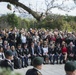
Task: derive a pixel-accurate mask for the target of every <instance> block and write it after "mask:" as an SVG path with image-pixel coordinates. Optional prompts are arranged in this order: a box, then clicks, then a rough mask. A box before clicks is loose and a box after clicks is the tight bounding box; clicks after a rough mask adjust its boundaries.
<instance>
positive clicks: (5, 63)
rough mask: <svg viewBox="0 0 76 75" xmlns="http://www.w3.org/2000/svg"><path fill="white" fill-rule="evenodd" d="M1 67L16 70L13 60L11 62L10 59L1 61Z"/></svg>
mask: <svg viewBox="0 0 76 75" xmlns="http://www.w3.org/2000/svg"><path fill="white" fill-rule="evenodd" d="M0 67H1V68H6V69H8V68H9V69H10V70H12V71H13V70H14V65H13V63H12V62H10V61H8V60H6V59H5V60H2V61H1V62H0Z"/></svg>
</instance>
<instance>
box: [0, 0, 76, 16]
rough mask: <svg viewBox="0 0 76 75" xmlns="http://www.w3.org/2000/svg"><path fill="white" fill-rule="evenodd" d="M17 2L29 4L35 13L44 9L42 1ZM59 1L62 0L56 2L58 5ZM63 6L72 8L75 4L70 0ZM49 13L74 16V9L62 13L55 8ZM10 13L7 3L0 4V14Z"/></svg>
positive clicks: (24, 0) (75, 10)
mask: <svg viewBox="0 0 76 75" xmlns="http://www.w3.org/2000/svg"><path fill="white" fill-rule="evenodd" d="M19 1H20V2H22V3H24V4H25V5H27V6H29V4H30V7H31V8H32V9H33V10H35V11H36V10H37V11H41V12H42V11H44V9H46V6H45V2H44V0H19ZM49 1H50V0H49ZM61 1H62V0H58V3H61ZM65 6H69V7H72V6H75V4H74V3H73V1H72V0H66V3H65ZM12 9H14V7H13V6H12ZM51 11H52V13H55V14H69V15H73V16H76V8H75V9H73V10H71V11H70V12H64V11H61V10H59V9H57V8H55V9H52V10H51ZM12 12H13V10H12V11H11V10H8V9H7V3H3V2H2V3H0V14H7V13H12Z"/></svg>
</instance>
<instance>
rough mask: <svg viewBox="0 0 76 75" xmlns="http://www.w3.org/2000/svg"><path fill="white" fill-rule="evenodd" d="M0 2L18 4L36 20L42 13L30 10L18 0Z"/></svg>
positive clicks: (0, 0)
mask: <svg viewBox="0 0 76 75" xmlns="http://www.w3.org/2000/svg"><path fill="white" fill-rule="evenodd" d="M0 2H9V3H11V4H13V5H16V6H19V7H21V8H23V9H24V10H26V11H27V12H28V13H29V14H31V15H32V16H33V17H34V18H36V20H37V21H40V19H41V17H42V15H39V14H38V13H37V12H35V11H33V10H31V9H30V8H29V7H27V6H26V5H24V4H22V3H20V2H18V0H0Z"/></svg>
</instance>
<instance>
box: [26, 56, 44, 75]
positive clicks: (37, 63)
mask: <svg viewBox="0 0 76 75" xmlns="http://www.w3.org/2000/svg"><path fill="white" fill-rule="evenodd" d="M32 63H33V66H34V68H32V69H29V70H27V72H26V74H25V75H42V73H41V72H40V70H41V69H42V64H43V59H42V58H41V57H35V58H34V59H33V62H32Z"/></svg>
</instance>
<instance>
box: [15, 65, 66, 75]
mask: <svg viewBox="0 0 76 75" xmlns="http://www.w3.org/2000/svg"><path fill="white" fill-rule="evenodd" d="M30 68H32V66H28V67H27V68H22V69H17V70H15V71H16V72H18V73H21V75H25V73H26V71H27V70H28V69H30ZM41 72H42V74H43V75H65V71H64V65H60V64H59V65H56V64H55V65H50V64H48V65H43V68H42V70H41Z"/></svg>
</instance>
